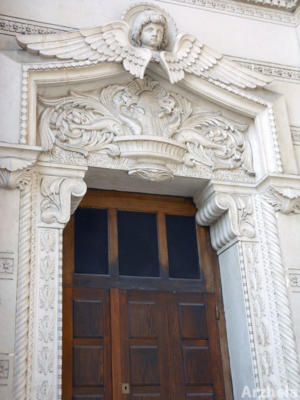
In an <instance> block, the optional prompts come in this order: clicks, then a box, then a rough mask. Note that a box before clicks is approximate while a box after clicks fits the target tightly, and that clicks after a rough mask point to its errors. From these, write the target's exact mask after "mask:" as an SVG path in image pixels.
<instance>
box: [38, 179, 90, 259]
mask: <svg viewBox="0 0 300 400" xmlns="http://www.w3.org/2000/svg"><path fill="white" fill-rule="evenodd" d="M85 192H86V184H85V182H84V181H83V180H82V179H78V178H65V177H52V176H46V177H43V178H42V182H41V193H42V196H43V199H42V201H41V218H42V221H43V222H45V223H53V222H58V223H61V224H65V223H66V222H68V220H69V218H70V215H71V213H72V212H73V211H74V210H75V209H76V208H77V205H78V204H79V202H80V201H81V199H82V197H83V196H84V194H85ZM71 197H72V199H71ZM47 262H50V263H51V260H50V261H47Z"/></svg>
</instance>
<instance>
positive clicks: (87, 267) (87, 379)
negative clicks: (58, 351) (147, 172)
mask: <svg viewBox="0 0 300 400" xmlns="http://www.w3.org/2000/svg"><path fill="white" fill-rule="evenodd" d="M82 205H83V208H82V209H79V211H78V212H77V214H76V215H77V216H78V219H77V220H76V218H77V216H76V217H75V219H74V217H72V218H71V221H70V223H69V224H68V226H67V228H66V230H65V232H64V291H63V400H98V399H103V400H155V399H159V400H213V399H214V400H223V399H225V398H227V399H229V398H230V396H231V395H230V381H229V383H228V384H227V387H228V388H229V390H227V393H226V396H225V391H224V376H223V369H224V367H223V365H224V364H225V363H224V359H225V361H227V359H226V354H225V355H224V354H221V349H220V343H222V353H224V352H225V353H226V351H227V348H226V342H225V341H226V339H225V338H226V335H225V326H224V317H223V311H222V305H221V304H220V303H219V302H218V307H219V311H220V313H219V314H220V315H221V321H220V320H218V318H217V317H218V315H217V316H216V310H215V307H216V304H217V299H218V298H219V297H220V286H219V276H218V271H217V264H216V256H215V254H214V252H213V251H212V249H211V247H210V241H209V233H208V230H207V229H206V228H203V227H199V226H196V225H195V221H194V215H195V208H194V206H193V204H192V202H191V200H189V199H182V198H175V197H165V196H148V195H138V194H128V193H125V194H123V193H115V192H113V193H111V192H105V191H104V192H103V191H95V190H92V191H88V195H87V196H86V197H85V198H84V201H83V203H82ZM81 210H83V211H81ZM124 215H125V217H126V218H125V220H124V218H123V217H124ZM149 215H150V216H149ZM132 216H133V217H134V218H133V219H138V223H135V226H131V225H132V224H133V219H132ZM150 217H151V218H150ZM89 218H92V219H93V220H94V221H93V222H92V223H90V222H89ZM122 218H123V219H122ZM149 218H150V219H151V221H150V222H151V224H150V225H151V229H150V225H149V221H148V220H150V219H149ZM145 224H146V225H147V224H148V225H149V226H148V225H147V226H148V228H147V227H146V225H145ZM90 227H92V229H90ZM143 227H144V228H143ZM139 229H142V230H143V235H142V236H141V238H139ZM150 230H151V232H152V233H151V235H150V234H149V232H150ZM146 231H147V232H146ZM148 231H149V232H148ZM133 233H134V235H133ZM133 237H135V238H136V239H135V240H133ZM140 239H141V240H140ZM139 240H140V241H141V244H140V245H139V252H138V255H139V257H136V256H135V254H133V252H134V251H135V248H136V246H137V243H136V242H139ZM128 243H129V244H130V246H131V247H130V246H128V245H127V244H128ZM150 243H151V244H152V250H151V254H152V256H153V257H152V256H151V257H152V258H151V257H150V256H149V257H148V256H146V254H148V252H149V249H150V248H151V246H150V245H149V244H150ZM129 247H130V248H129ZM93 248H96V251H95V252H94V251H93V253H94V254H87V256H86V255H85V253H86V252H88V253H90V252H91V249H93ZM153 249H154V250H153ZM154 253H155V254H154ZM186 253H188V256H185V254H186ZM145 257H146V258H147V260H145V262H144V259H145ZM125 261H126V262H125ZM147 262H148V264H147ZM149 265H150V267H151V268H150V267H149ZM149 271H150V272H149ZM153 271H154V272H153ZM220 330H221V332H222V337H221V339H222V340H220V333H219V332H220ZM222 357H223V358H222ZM225 379H227V380H229V379H230V375H229V373H228V371H227V375H226V376H225Z"/></svg>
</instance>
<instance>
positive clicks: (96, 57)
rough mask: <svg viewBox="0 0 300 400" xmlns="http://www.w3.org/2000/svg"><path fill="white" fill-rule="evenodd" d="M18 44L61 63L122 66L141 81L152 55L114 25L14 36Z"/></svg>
mask: <svg viewBox="0 0 300 400" xmlns="http://www.w3.org/2000/svg"><path fill="white" fill-rule="evenodd" d="M17 42H18V44H19V45H20V46H21V47H22V48H23V49H25V50H27V51H29V52H30V53H37V54H41V55H42V56H45V57H56V58H58V59H61V60H68V59H72V60H76V61H84V60H91V61H95V62H99V61H109V62H118V63H121V62H122V63H123V66H124V68H125V70H126V71H128V72H130V73H131V74H132V75H134V76H136V77H137V78H140V79H142V78H143V76H144V73H145V70H146V68H147V65H148V63H149V62H150V60H151V57H152V52H151V50H149V49H146V48H143V47H134V46H132V45H131V44H130V42H129V26H128V24H127V23H126V22H123V21H117V22H112V23H110V24H108V25H104V26H99V27H97V28H90V29H80V30H77V31H75V32H68V33H59V34H50V35H17Z"/></svg>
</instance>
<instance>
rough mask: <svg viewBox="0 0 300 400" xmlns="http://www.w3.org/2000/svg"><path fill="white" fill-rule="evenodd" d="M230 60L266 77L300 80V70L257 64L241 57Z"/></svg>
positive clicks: (270, 64)
mask: <svg viewBox="0 0 300 400" xmlns="http://www.w3.org/2000/svg"><path fill="white" fill-rule="evenodd" d="M229 58H230V60H232V61H235V62H238V63H239V64H240V65H241V66H242V67H245V68H248V69H251V70H252V71H256V72H259V73H260V74H263V75H266V76H273V77H274V78H278V79H280V80H282V79H284V80H293V81H299V80H300V68H299V67H290V66H287V65H283V64H272V63H269V62H263V63H262V62H256V61H254V60H247V59H243V58H239V57H229Z"/></svg>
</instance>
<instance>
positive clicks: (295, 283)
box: [289, 272, 300, 288]
mask: <svg viewBox="0 0 300 400" xmlns="http://www.w3.org/2000/svg"><path fill="white" fill-rule="evenodd" d="M289 279H290V286H291V287H292V288H300V273H298V274H297V273H294V272H293V273H290V274H289Z"/></svg>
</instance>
